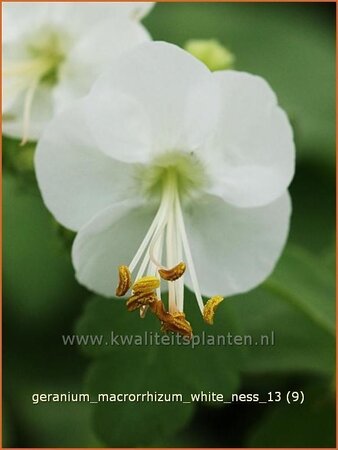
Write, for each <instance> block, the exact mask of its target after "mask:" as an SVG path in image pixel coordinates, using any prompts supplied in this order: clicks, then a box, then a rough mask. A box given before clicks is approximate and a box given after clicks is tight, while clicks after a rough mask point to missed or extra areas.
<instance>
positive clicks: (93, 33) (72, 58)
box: [54, 17, 150, 111]
mask: <svg viewBox="0 0 338 450" xmlns="http://www.w3.org/2000/svg"><path fill="white" fill-rule="evenodd" d="M149 40H150V37H149V34H148V32H147V31H146V30H145V28H144V27H143V26H142V25H140V24H139V23H137V22H134V21H131V20H129V19H126V18H124V17H110V18H108V19H105V20H101V21H100V22H99V23H98V24H96V26H93V27H91V28H90V29H89V30H88V32H87V33H86V34H84V35H83V36H82V37H80V38H79V39H78V40H77V42H76V44H75V45H74V47H73V48H72V49H71V51H70V53H69V54H68V55H67V60H66V61H65V63H64V64H63V66H62V68H61V70H60V75H59V80H58V85H57V86H56V88H55V90H54V97H55V99H56V107H57V110H58V111H60V110H62V109H64V108H65V107H66V106H67V105H68V104H69V103H70V102H71V101H73V100H74V99H77V98H79V97H81V96H83V95H86V94H87V93H88V92H89V89H90V87H91V86H92V84H93V82H94V80H95V79H96V78H97V76H98V75H99V74H101V72H102V71H103V69H105V68H106V67H109V65H110V63H111V62H112V61H113V60H114V59H115V58H117V57H118V56H120V55H121V54H123V53H124V52H125V51H127V50H129V49H131V48H132V47H134V46H136V45H137V44H140V43H142V42H145V41H149ZM89 55H90V58H89Z"/></svg>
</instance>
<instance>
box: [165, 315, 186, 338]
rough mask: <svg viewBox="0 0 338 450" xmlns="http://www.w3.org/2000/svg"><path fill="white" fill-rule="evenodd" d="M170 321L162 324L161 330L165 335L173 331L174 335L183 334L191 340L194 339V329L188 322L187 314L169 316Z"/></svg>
mask: <svg viewBox="0 0 338 450" xmlns="http://www.w3.org/2000/svg"><path fill="white" fill-rule="evenodd" d="M169 316H170V317H169V318H168V320H166V321H164V322H163V323H162V327H161V330H162V331H163V332H164V333H167V332H168V331H173V332H174V333H179V334H182V336H186V337H188V338H189V339H191V338H192V328H191V325H190V323H189V322H188V321H187V320H186V318H185V314H184V313H181V312H178V313H174V314H169Z"/></svg>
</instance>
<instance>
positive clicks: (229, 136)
mask: <svg viewBox="0 0 338 450" xmlns="http://www.w3.org/2000/svg"><path fill="white" fill-rule="evenodd" d="M214 77H215V79H216V80H217V82H218V84H219V87H220V90H221V96H222V102H221V104H222V106H221V112H220V117H219V123H218V128H217V133H216V135H215V137H214V138H213V139H212V140H211V143H210V146H209V147H208V148H207V149H205V154H206V156H208V155H209V157H210V158H209V159H210V161H209V162H210V166H211V167H212V169H213V180H214V181H215V184H214V187H213V188H212V190H211V192H212V193H214V194H217V195H221V196H222V197H223V198H224V200H226V201H228V202H230V203H232V204H234V205H237V206H243V207H251V206H261V205H264V204H267V203H270V202H271V201H273V200H275V199H276V198H278V197H280V196H281V195H282V193H283V192H284V191H285V189H287V187H288V185H289V183H290V181H291V179H292V177H293V175H294V165H295V149H294V142H293V136H292V129H291V126H290V124H289V121H288V119H287V117H286V114H285V113H284V111H283V110H282V109H281V108H280V107H279V106H278V105H277V99H276V96H275V94H274V93H273V91H272V90H271V88H270V86H269V85H268V84H267V83H266V82H265V81H264V80H263V79H262V78H260V77H257V76H253V75H249V74H246V73H241V72H235V71H225V72H218V73H215V74H214Z"/></svg>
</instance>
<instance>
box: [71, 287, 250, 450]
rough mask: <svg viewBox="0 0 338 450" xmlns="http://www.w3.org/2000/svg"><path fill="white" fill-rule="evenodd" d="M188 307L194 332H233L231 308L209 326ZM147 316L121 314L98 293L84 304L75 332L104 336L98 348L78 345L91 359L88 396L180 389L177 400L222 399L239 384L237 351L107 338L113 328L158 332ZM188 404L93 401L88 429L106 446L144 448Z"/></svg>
mask: <svg viewBox="0 0 338 450" xmlns="http://www.w3.org/2000/svg"><path fill="white" fill-rule="evenodd" d="M186 297H187V298H186V303H187V304H189V303H191V304H193V303H192V302H195V300H193V298H192V295H191V294H189V293H188V294H187V296H186ZM191 309H192V311H191V312H190V313H188V317H189V320H191V322H192V323H193V325H194V332H195V333H196V336H197V335H198V336H200V333H201V332H202V331H205V332H206V331H207V332H208V333H212V334H214V333H215V334H219V333H223V334H224V333H226V332H228V331H230V330H231V331H232V332H233V331H234V330H235V329H237V325H236V324H235V323H234V319H233V314H232V312H231V309H230V308H228V307H227V306H226V305H225V308H224V311H223V313H224V317H225V320H219V321H217V322H218V324H216V326H215V328H214V329H212V328H206V326H205V325H204V324H203V323H202V318H201V317H200V316H198V315H197V307H195V308H191ZM148 316H149V317H148ZM148 316H147V317H146V319H145V320H141V319H140V318H139V317H138V313H137V312H135V313H133V314H131V313H128V312H127V311H126V308H125V306H124V304H123V302H121V301H119V300H114V299H113V300H107V299H101V298H98V297H97V298H94V299H93V300H92V301H91V302H90V303H89V304H88V306H87V308H86V311H85V313H84V316H83V317H82V319H81V320H80V322H79V324H78V327H77V333H78V334H81V335H102V336H104V339H103V341H102V344H101V345H89V346H83V350H84V351H85V352H86V354H88V355H91V356H92V357H94V358H95V359H94V360H93V362H92V366H91V369H90V371H89V374H88V377H87V383H86V386H87V389H88V390H89V391H90V392H91V393H92V395H97V394H98V393H146V392H147V391H149V392H155V391H156V392H159V393H166V394H168V393H178V394H182V395H183V400H184V401H190V394H191V393H198V392H200V391H201V390H203V391H204V392H209V391H213V392H218V393H222V394H223V395H224V398H225V399H226V398H227V397H228V396H229V395H230V393H232V392H235V391H236V390H237V389H238V384H239V370H240V367H241V365H242V360H243V355H242V349H241V348H233V347H219V346H206V345H204V346H202V345H200V346H196V347H195V348H192V347H191V346H186V345H178V344H177V343H175V341H174V342H171V343H170V345H136V344H134V345H124V346H122V345H120V346H118V345H117V344H116V343H114V341H111V333H112V332H114V336H115V337H116V336H117V335H122V337H123V336H126V335H129V336H134V337H137V336H142V337H144V336H145V333H147V332H148V334H147V336H149V333H153V336H154V335H155V333H158V332H159V323H158V321H157V319H155V317H152V316H151V315H148ZM160 336H162V335H160ZM173 336H174V337H175V335H173ZM168 339H169V337H168ZM112 344H113V345H112ZM222 406H223V404H222ZM194 408H195V404H194V403H184V404H183V403H182V402H178V403H173V402H169V403H155V402H154V403H147V402H144V403H129V402H122V403H118V402H111V403H99V404H97V405H95V413H94V421H95V430H96V432H97V434H98V436H99V438H100V439H102V440H103V441H104V442H105V443H106V444H107V445H109V446H123V447H125V446H126V447H135V446H138V447H139V446H149V445H151V444H152V443H153V442H156V440H158V439H164V440H166V439H170V438H172V437H173V436H174V435H175V434H176V433H177V432H178V431H179V430H181V429H183V428H184V427H185V426H186V425H187V423H188V422H189V420H190V419H191V417H192V414H193V412H194ZM117 417H118V420H116V419H115V418H117ZM130 429H132V430H133V433H130V432H129V430H130Z"/></svg>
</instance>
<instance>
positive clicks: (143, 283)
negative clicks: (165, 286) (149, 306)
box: [132, 276, 160, 294]
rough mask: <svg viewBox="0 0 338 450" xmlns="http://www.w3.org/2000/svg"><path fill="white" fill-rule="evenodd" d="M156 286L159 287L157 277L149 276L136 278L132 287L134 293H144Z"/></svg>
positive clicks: (149, 291) (151, 290) (150, 291)
mask: <svg viewBox="0 0 338 450" xmlns="http://www.w3.org/2000/svg"><path fill="white" fill-rule="evenodd" d="M158 287H160V280H159V279H158V278H157V277H153V276H149V277H143V278H139V279H138V280H136V281H135V283H134V285H133V287H132V289H133V293H135V294H136V293H140V294H145V293H152V292H153V291H154V290H155V289H157V288H158Z"/></svg>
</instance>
